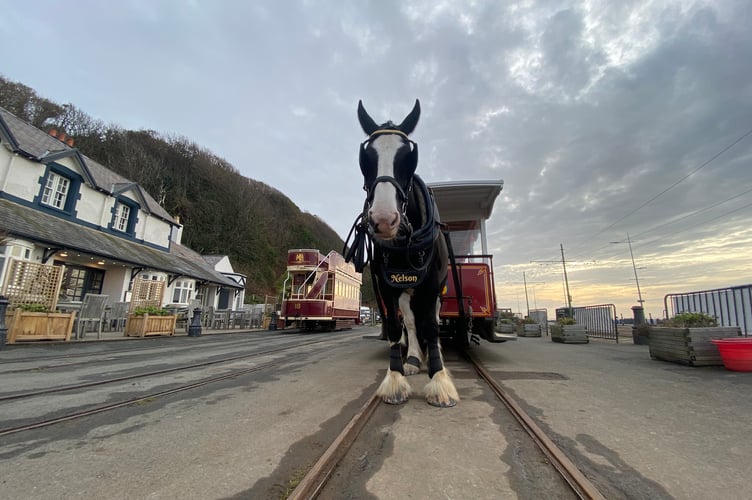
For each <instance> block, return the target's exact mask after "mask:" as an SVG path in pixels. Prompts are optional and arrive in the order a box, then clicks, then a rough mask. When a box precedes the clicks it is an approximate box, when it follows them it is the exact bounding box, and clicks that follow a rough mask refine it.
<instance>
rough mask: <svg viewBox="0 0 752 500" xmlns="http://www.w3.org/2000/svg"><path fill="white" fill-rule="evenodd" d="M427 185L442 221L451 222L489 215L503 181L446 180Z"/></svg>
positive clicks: (485, 217)
mask: <svg viewBox="0 0 752 500" xmlns="http://www.w3.org/2000/svg"><path fill="white" fill-rule="evenodd" d="M427 185H428V187H429V188H431V191H432V192H433V197H434V199H435V200H436V205H437V206H438V207H439V215H440V217H441V220H442V222H452V221H465V220H479V219H482V220H486V219H488V218H489V217H491V212H492V211H493V206H494V203H495V201H496V198H497V197H498V196H499V193H501V190H502V189H503V188H504V181H503V180H501V179H499V180H496V181H492V180H480V181H446V182H430V183H427Z"/></svg>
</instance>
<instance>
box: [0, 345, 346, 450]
mask: <svg viewBox="0 0 752 500" xmlns="http://www.w3.org/2000/svg"><path fill="white" fill-rule="evenodd" d="M338 341H342V339H341V338H331V337H329V338H325V339H320V340H315V341H310V342H306V343H297V344H294V345H289V346H283V347H278V348H274V349H267V350H264V351H257V352H252V353H247V354H242V355H236V356H230V357H225V358H221V359H215V360H211V361H206V362H202V363H192V364H190V365H184V366H179V367H171V368H166V369H162V370H153V371H150V372H146V373H139V374H134V375H130V376H124V377H114V378H110V379H107V380H100V381H96V382H87V383H83V384H72V385H68V386H63V387H51V388H47V389H41V390H36V391H27V392H24V393H18V394H12V395H7V396H3V397H2V398H0V402H3V403H7V402H10V401H14V400H20V399H26V398H34V397H38V396H49V395H51V394H60V393H64V392H69V391H73V390H75V389H90V388H92V387H98V386H104V385H108V384H113V383H119V382H123V381H128V380H134V379H140V378H149V377H159V376H162V375H166V374H170V373H176V372H183V371H188V370H195V369H200V368H206V367H211V366H213V365H217V364H221V363H232V362H235V361H238V360H241V359H251V358H255V357H261V356H266V355H270V354H279V353H282V352H286V351H292V350H296V349H299V348H301V347H307V346H312V345H314V346H315V345H318V344H332V343H333V342H338ZM307 356H310V352H304V353H297V354H296V353H292V354H288V355H286V356H284V357H283V358H280V359H275V360H272V361H269V362H266V363H262V364H259V365H256V366H252V367H248V368H242V369H235V370H231V371H229V372H227V373H223V374H221V375H215V376H212V377H206V378H204V379H201V380H197V381H194V382H190V383H184V384H179V385H177V386H175V387H171V388H169V389H165V390H161V391H154V392H150V393H147V394H141V395H138V396H135V397H132V398H128V399H125V400H122V401H117V402H114V403H108V404H101V405H97V406H93V407H91V408H87V409H84V410H79V411H71V412H68V413H65V414H63V415H60V416H57V417H52V418H47V419H42V420H38V421H35V422H30V423H26V424H22V425H17V426H12V427H5V428H0V437H4V436H8V435H11V434H17V433H21V432H25V431H31V430H34V429H39V428H43V427H49V426H52V425H56V424H59V423H62V422H68V421H71V420H76V419H80V418H84V417H87V416H91V415H96V414H100V413H105V412H108V411H112V410H115V409H118V408H123V407H126V406H130V405H134V404H139V403H141V402H144V401H152V400H154V399H158V398H163V397H165V396H169V395H172V394H176V393H180V392H184V391H188V390H191V389H196V388H199V387H202V386H206V385H210V384H214V383H218V382H222V381H225V380H229V379H233V378H236V377H239V376H242V375H245V374H249V373H254V372H258V371H262V370H267V369H271V368H275V367H278V366H280V365H282V364H286V363H289V362H291V361H297V360H301V359H304V358H306V357H307Z"/></svg>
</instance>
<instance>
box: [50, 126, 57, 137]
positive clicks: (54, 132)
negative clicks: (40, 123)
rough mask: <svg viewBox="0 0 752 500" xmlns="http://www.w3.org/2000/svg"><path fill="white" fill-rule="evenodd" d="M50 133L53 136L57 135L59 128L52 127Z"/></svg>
mask: <svg viewBox="0 0 752 500" xmlns="http://www.w3.org/2000/svg"><path fill="white" fill-rule="evenodd" d="M50 135H51V136H52V137H57V129H56V128H51V129H50Z"/></svg>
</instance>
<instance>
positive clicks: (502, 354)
mask: <svg viewBox="0 0 752 500" xmlns="http://www.w3.org/2000/svg"><path fill="white" fill-rule="evenodd" d="M375 333H376V330H375V329H371V328H367V327H359V328H356V329H354V330H352V331H350V332H337V333H335V334H318V335H330V336H332V337H333V339H335V340H336V341H335V342H334V343H333V344H332V345H331V347H330V348H328V349H327V350H325V351H316V350H314V349H310V356H309V357H308V358H307V359H306V360H304V361H301V360H291V361H290V362H289V363H286V364H284V365H283V366H282V367H280V368H278V369H275V370H273V371H263V372H256V373H253V374H249V375H246V376H242V377H238V378H237V379H235V380H232V381H228V382H224V383H222V384H217V385H216V386H209V387H206V388H202V389H197V390H195V391H192V392H189V393H181V394H180V395H179V396H174V397H173V396H171V397H168V398H165V399H164V400H157V401H154V402H150V403H148V404H145V405H139V406H135V407H129V408H126V409H123V410H122V411H118V412H113V413H108V414H106V415H100V416H95V417H89V418H87V419H85V420H83V421H77V422H70V423H67V424H63V425H59V426H55V427H50V428H46V429H40V430H37V431H34V432H32V433H30V434H25V435H23V436H21V435H11V436H6V437H0V470H3V471H4V472H3V473H2V478H1V479H0V489H2V491H3V493H2V494H1V495H0V496H2V497H3V498H11V499H15V498H18V499H22V498H23V499H25V498H35V499H36V498H39V499H48V498H49V499H53V498H55V499H62V498H154V499H161V498H182V499H193V498H195V499H209V498H237V499H242V498H278V497H279V496H280V495H282V494H284V492H285V490H286V489H289V483H290V482H293V483H294V478H295V476H296V475H299V474H300V471H301V470H303V469H305V467H306V466H308V465H310V463H311V462H312V460H314V459H315V457H316V456H317V455H318V454H320V453H321V452H322V451H323V450H324V449H325V448H326V446H328V444H329V443H330V442H331V441H332V439H333V438H334V437H335V436H336V434H337V433H338V432H339V430H340V429H341V426H342V425H344V424H345V423H346V422H347V420H348V419H349V418H350V416H351V415H352V414H354V413H355V412H356V411H357V410H358V408H360V406H361V405H362V404H363V402H364V401H365V400H366V399H367V398H368V397H369V396H370V394H371V393H372V391H373V390H374V389H375V387H376V384H377V383H378V381H379V380H380V378H381V377H382V376H383V370H384V368H385V366H386V364H387V358H386V355H387V352H386V348H385V344H384V343H383V342H380V341H377V340H373V339H371V338H367V337H372V336H374V335H375ZM242 335H244V334H240V335H238V336H237V338H238V339H241V338H242V337H241V336H242ZM268 335H269V339H270V344H272V343H273V339H274V338H277V337H280V338H281V337H284V336H285V334H284V333H279V332H268ZM226 337H232V334H231V335H227V336H226ZM209 338H211V337H210V336H209V335H205V336H204V337H202V338H198V339H189V338H185V339H169V340H168V339H165V340H167V342H162V341H158V342H152V344H153V345H154V346H155V348H156V346H157V345H158V344H164V343H166V344H172V343H175V342H180V343H184V342H193V343H194V344H195V345H196V346H197V348H199V349H201V348H202V346H203V345H208V344H202V342H204V339H209ZM134 341H138V340H135V339H129V340H128V342H129V343H130V342H134ZM141 342H144V345H147V343H149V342H151V339H146V340H142V341H141ZM116 344H121V343H109V342H98V343H90V342H79V343H76V344H75V345H66V346H59V345H53V344H47V345H44V344H41V343H40V344H39V345H34V346H19V347H13V346H9V347H7V348H6V349H5V350H3V351H0V363H4V362H5V361H12V360H13V359H14V358H18V357H28V356H29V354H30V353H39V354H40V355H49V354H50V353H53V354H54V353H55V352H60V353H63V352H65V353H70V352H78V351H81V350H82V349H90V350H92V351H94V350H106V349H108V345H109V346H114V345H116ZM306 349H308V348H306ZM475 353H476V355H477V356H478V357H479V359H480V360H481V361H482V362H483V363H484V365H485V366H486V367H487V368H488V369H489V370H490V371H491V372H492V373H493V374H495V375H496V376H497V378H498V379H499V380H500V381H501V383H502V385H503V386H504V387H505V388H506V390H508V391H509V392H510V393H511V394H512V395H513V396H514V397H515V398H516V399H517V400H518V401H519V402H520V403H521V404H522V406H523V407H524V408H525V409H526V410H527V411H528V412H529V413H530V414H531V415H532V416H533V417H534V418H535V419H536V420H537V421H538V424H539V425H540V426H541V427H543V429H544V430H546V431H547V432H549V434H550V436H551V437H552V438H553V439H554V441H556V442H557V444H559V446H561V447H562V448H563V449H564V450H565V452H566V453H567V454H568V455H569V457H570V458H571V459H572V460H573V461H574V462H575V463H576V464H577V465H578V466H580V467H581V468H582V469H583V470H584V471H585V473H586V475H587V476H588V477H589V478H590V479H591V480H592V481H593V482H594V483H595V484H596V485H597V486H598V487H599V488H600V489H601V491H603V492H604V494H605V495H606V497H607V498H650V499H653V498H681V499H683V498H687V499H695V498H696V499H706V498H724V499H736V498H739V499H742V498H745V499H746V498H749V479H748V477H749V476H748V473H747V469H748V462H749V457H750V456H752V440H750V439H749V431H748V425H746V421H747V420H748V416H749V415H750V414H752V397H750V394H752V391H751V390H750V389H752V374H746V373H735V372H730V371H726V370H725V369H723V368H715V367H710V368H691V367H685V366H681V365H677V364H672V363H666V362H661V361H653V360H651V359H650V357H649V355H648V351H647V346H637V345H632V344H619V345H616V344H614V343H613V342H605V341H597V340H595V341H592V342H591V343H590V344H585V345H565V344H558V343H553V342H551V341H550V340H549V339H548V338H546V337H542V338H521V339H519V340H517V341H515V342H507V343H505V344H487V343H483V344H482V345H481V346H480V347H479V348H475ZM154 355H155V356H156V358H155V359H158V356H159V353H158V349H155V353H154ZM446 357H447V359H448V361H449V363H450V366H451V367H452V369H453V373H454V375H455V378H456V381H457V385H458V388H459V390H460V396H461V397H462V401H461V402H460V406H458V407H457V408H452V409H444V410H438V409H434V408H432V407H429V406H428V405H426V404H425V403H424V402H423V401H422V400H421V398H420V397H419V396H416V397H414V398H413V399H411V400H410V401H409V402H408V403H407V404H406V405H404V406H400V407H389V406H386V405H382V407H380V408H379V410H377V415H376V418H375V420H374V422H373V423H372V424H370V426H369V428H368V431H369V432H368V433H367V434H366V436H365V437H364V441H363V442H361V443H359V444H358V445H356V447H355V448H354V449H353V453H351V454H350V455H349V456H348V458H347V460H345V463H344V464H343V469H342V472H341V473H338V474H337V476H336V477H335V478H334V479H333V481H332V483H331V484H330V485H329V486H328V487H327V489H326V490H325V492H324V494H323V496H322V497H323V498H428V497H431V498H435V497H442V498H458V499H459V498H544V497H546V498H547V497H551V496H552V494H553V495H554V496H558V497H559V498H568V496H567V495H566V494H564V493H562V490H561V488H560V485H557V482H556V481H557V480H556V478H555V477H551V474H550V473H549V472H547V471H546V468H545V463H544V462H545V461H543V460H541V459H540V457H537V456H536V455H535V452H534V451H532V450H531V449H530V448H529V446H528V445H526V444H525V440H524V439H522V438H521V437H520V436H519V435H518V434H519V433H518V432H517V431H515V430H514V429H513V424H512V423H510V421H509V418H508V417H506V416H504V415H503V412H501V411H500V410H499V409H498V408H497V406H496V404H495V401H494V400H493V399H492V398H490V397H489V396H488V394H487V391H486V390H485V389H484V388H483V387H482V384H481V383H480V382H479V381H477V380H475V379H474V377H473V376H472V374H471V373H470V372H469V371H468V370H467V369H466V368H463V366H462V365H461V364H460V363H459V362H458V361H456V358H457V356H456V354H453V353H451V352H447V355H446ZM264 361H268V360H267V359H265V360H264ZM144 362H147V361H144ZM42 375H43V374H42ZM19 376H21V374H12V373H11V374H9V373H5V374H4V375H3V380H4V384H11V385H12V384H13V383H14V382H13V381H14V377H19ZM51 376H54V375H52V374H51ZM417 377H418V378H417V379H416V378H411V384H412V385H413V387H414V388H416V389H420V388H421V387H422V385H423V384H424V383H425V375H424V374H421V375H418V376H417ZM6 387H7V386H6ZM5 390H6V391H7V389H5ZM46 404H48V405H49V406H50V408H55V407H57V404H58V402H57V401H56V397H53V396H50V398H49V399H48V400H47V401H46ZM382 410H383V411H382ZM50 411H52V410H50ZM3 419H4V417H3V416H0V420H3ZM0 423H1V422H0ZM3 427H5V425H3ZM501 431H504V432H501ZM536 461H538V462H540V463H541V464H542V466H541V467H540V468H536ZM557 492H558V493H557Z"/></svg>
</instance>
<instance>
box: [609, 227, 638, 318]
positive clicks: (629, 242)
mask: <svg viewBox="0 0 752 500" xmlns="http://www.w3.org/2000/svg"><path fill="white" fill-rule="evenodd" d="M611 243H624V242H623V241H612V242H611ZM627 244H628V245H629V256H630V257H631V258H632V270H633V271H634V280H635V283H636V284H637V302H639V303H640V306H642V303H643V302H645V301H644V300H642V292H640V280H639V279H638V278H637V266H635V261H634V253H632V240H630V239H629V233H627ZM640 269H644V268H642V267H641V268H640Z"/></svg>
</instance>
